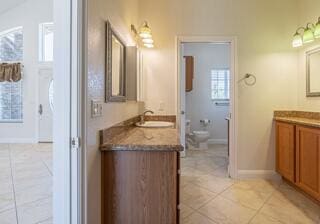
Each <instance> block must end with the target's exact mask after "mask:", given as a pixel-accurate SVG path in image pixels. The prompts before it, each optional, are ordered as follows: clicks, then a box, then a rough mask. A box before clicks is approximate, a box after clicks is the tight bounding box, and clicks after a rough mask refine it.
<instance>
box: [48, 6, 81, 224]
mask: <svg viewBox="0 0 320 224" xmlns="http://www.w3.org/2000/svg"><path fill="white" fill-rule="evenodd" d="M85 1H86V0H56V1H54V4H53V12H54V13H53V14H54V26H55V28H54V34H55V37H54V61H53V79H54V80H55V81H54V82H55V83H54V94H55V95H54V113H53V149H54V150H53V174H54V175H53V223H54V224H80V223H85V217H86V213H85V211H86V210H85V204H86V203H85V202H86V194H85V192H86V184H85V179H86V178H85V149H84V147H83V146H84V145H85V144H84V143H83V142H82V141H80V140H82V139H84V137H83V136H84V133H85V120H83V117H84V115H83V112H84V110H83V108H85V105H84V103H83V102H85V100H84V94H85V93H83V92H82V90H83V83H84V80H83V79H84V63H83V60H84V57H83V46H84V45H83V43H84V35H83V34H84V30H85V29H84V25H85V17H84V14H85V10H84V9H85ZM73 139H76V141H73ZM73 142H74V143H75V144H73ZM80 143H81V144H80Z"/></svg>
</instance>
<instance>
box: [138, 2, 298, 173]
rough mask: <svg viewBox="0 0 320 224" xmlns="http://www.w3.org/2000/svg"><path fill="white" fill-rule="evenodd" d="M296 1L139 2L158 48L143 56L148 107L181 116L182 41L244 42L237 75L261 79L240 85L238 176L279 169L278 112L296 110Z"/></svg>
mask: <svg viewBox="0 0 320 224" xmlns="http://www.w3.org/2000/svg"><path fill="white" fill-rule="evenodd" d="M297 6H298V5H297V1H293V0H281V1H279V0H268V1H264V0H201V1H199V0H174V1H172V0H162V1H150V0H141V1H140V9H139V10H140V13H139V14H140V18H141V19H145V20H147V21H149V23H150V26H151V28H152V29H153V33H154V40H155V45H156V48H155V49H153V50H146V51H145V52H144V58H145V61H144V65H145V69H144V72H145V74H144V75H145V76H146V77H147V78H146V79H145V82H146V83H145V86H146V91H145V93H146V96H145V98H146V107H147V108H150V109H154V110H157V108H158V107H159V106H158V105H159V102H160V101H163V102H165V111H164V112H162V113H167V114H172V113H174V114H175V113H176V100H175V97H174V96H175V94H176V91H177V90H176V86H177V83H176V73H175V71H176V68H175V36H177V35H185V36H188V35H217V36H237V38H238V49H237V50H238V55H237V56H238V72H237V74H236V79H240V78H241V77H243V75H244V74H245V73H252V74H254V75H256V77H257V83H256V85H255V86H252V87H248V86H245V85H244V84H239V85H238V98H237V99H236V100H237V102H238V106H239V114H238V120H239V125H238V129H237V131H238V155H239V158H238V159H239V160H238V166H239V167H238V168H239V169H241V170H273V169H274V137H273V136H274V130H273V122H272V117H273V110H275V109H294V108H296V106H297V91H296V89H297V75H298V72H297V70H298V69H297V62H298V59H297V53H296V50H294V49H292V47H291V38H292V35H293V32H294V31H295V29H296V26H297V23H298V17H297V16H296V15H297V12H298V8H297Z"/></svg>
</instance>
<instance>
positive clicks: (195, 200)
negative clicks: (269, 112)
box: [181, 145, 320, 224]
mask: <svg viewBox="0 0 320 224" xmlns="http://www.w3.org/2000/svg"><path fill="white" fill-rule="evenodd" d="M226 154H227V149H226V146H224V145H212V146H210V148H209V149H208V150H189V151H187V157H185V158H182V161H181V166H182V177H181V203H182V205H181V223H182V224H245V223H250V224H309V223H310V224H311V223H312V224H320V206H318V205H316V204H315V203H313V202H312V201H311V200H309V199H308V198H306V197H305V196H304V195H302V194H301V193H299V192H297V191H296V190H294V189H293V188H292V187H290V186H289V185H287V184H286V183H284V182H282V181H278V182H276V181H266V180H243V181H239V180H238V181H236V180H231V179H229V178H227V159H226V158H227V157H226Z"/></svg>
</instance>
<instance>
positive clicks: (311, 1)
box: [297, 0, 320, 111]
mask: <svg viewBox="0 0 320 224" xmlns="http://www.w3.org/2000/svg"><path fill="white" fill-rule="evenodd" d="M299 3H300V4H299V24H298V25H297V28H298V27H299V26H306V24H307V23H308V22H312V23H315V22H316V21H318V17H319V16H320V11H319V9H320V1H318V0H300V2H299ZM319 47H320V39H318V40H316V41H315V42H313V43H311V44H307V45H305V46H304V47H302V48H301V49H299V75H298V84H299V85H298V107H299V109H300V110H307V111H320V97H306V51H308V50H311V49H315V48H319Z"/></svg>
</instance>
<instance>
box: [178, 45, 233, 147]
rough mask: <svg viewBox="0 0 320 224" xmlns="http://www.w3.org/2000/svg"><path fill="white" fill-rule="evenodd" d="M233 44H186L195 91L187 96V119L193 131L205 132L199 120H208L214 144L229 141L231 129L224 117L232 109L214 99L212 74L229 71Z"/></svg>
mask: <svg viewBox="0 0 320 224" xmlns="http://www.w3.org/2000/svg"><path fill="white" fill-rule="evenodd" d="M230 50H231V49H230V44H210V43H186V44H183V56H193V57H194V66H195V67H194V79H193V90H192V91H191V92H187V93H186V119H189V120H190V121H191V130H192V131H194V130H202V129H203V125H201V124H200V120H203V119H209V120H210V121H211V123H210V124H209V125H208V126H207V127H206V128H207V130H208V131H209V132H210V136H211V137H210V138H211V139H212V140H223V141H225V142H226V141H227V138H228V126H227V124H228V123H227V121H226V120H225V117H227V116H228V113H229V106H217V105H216V104H215V102H214V101H212V99H211V70H213V69H230Z"/></svg>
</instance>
